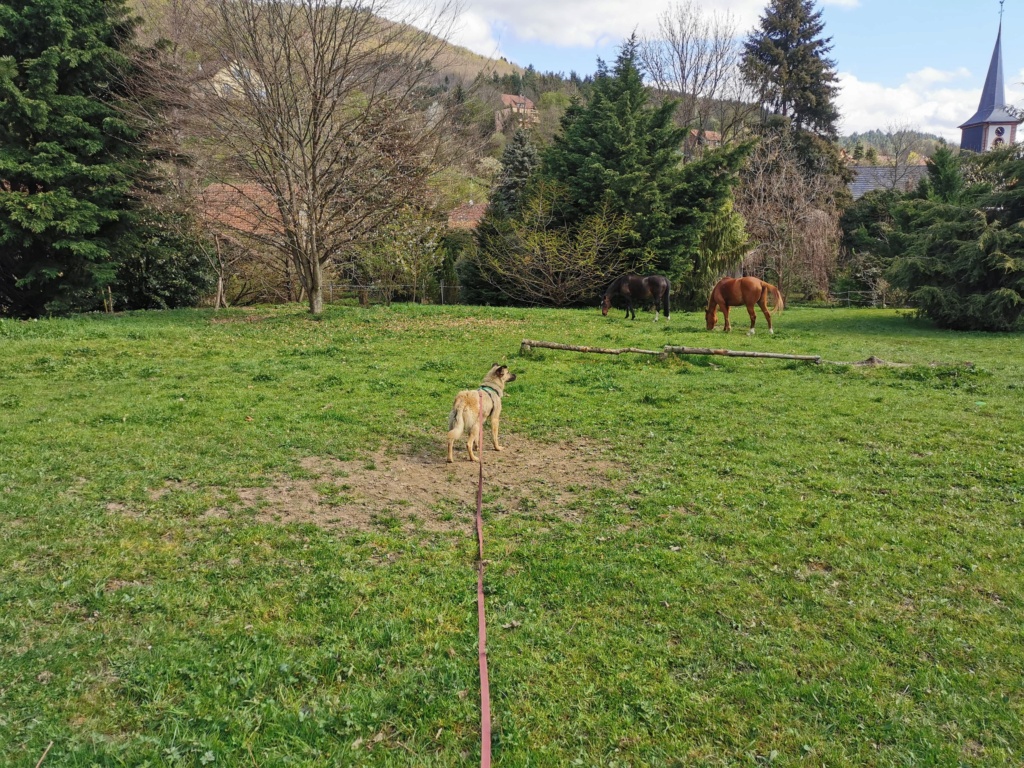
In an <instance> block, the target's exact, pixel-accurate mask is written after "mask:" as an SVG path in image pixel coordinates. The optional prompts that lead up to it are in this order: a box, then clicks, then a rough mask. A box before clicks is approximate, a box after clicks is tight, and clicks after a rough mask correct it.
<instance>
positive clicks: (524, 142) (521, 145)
mask: <svg viewBox="0 0 1024 768" xmlns="http://www.w3.org/2000/svg"><path fill="white" fill-rule="evenodd" d="M538 162H539V159H538V154H537V148H536V147H535V146H534V145H533V142H532V141H530V134H529V133H527V132H526V130H525V129H523V128H516V130H515V132H514V133H513V134H512V138H511V139H510V140H509V142H508V143H507V144H506V145H505V149H504V150H503V151H502V153H501V171H499V173H498V178H497V181H496V183H495V187H494V192H493V193H492V194H491V205H490V208H491V210H490V211H489V213H493V214H494V215H498V216H512V215H514V214H515V213H516V212H517V211H518V210H519V209H520V207H521V204H522V200H523V195H524V194H525V192H526V185H527V184H528V183H529V181H530V176H531V175H532V174H533V172H534V170H536V168H537V164H538Z"/></svg>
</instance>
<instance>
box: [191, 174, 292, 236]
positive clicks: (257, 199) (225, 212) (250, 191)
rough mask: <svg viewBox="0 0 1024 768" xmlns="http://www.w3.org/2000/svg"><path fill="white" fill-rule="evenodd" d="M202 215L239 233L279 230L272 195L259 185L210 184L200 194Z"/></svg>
mask: <svg viewBox="0 0 1024 768" xmlns="http://www.w3.org/2000/svg"><path fill="white" fill-rule="evenodd" d="M202 215H203V217H204V218H205V219H206V220H207V221H208V222H210V223H211V224H214V225H218V226H220V227H223V228H225V229H229V230H233V231H235V232H239V233H242V234H250V235H262V236H272V235H276V234H278V233H280V231H281V229H280V224H279V222H280V213H279V211H278V207H277V204H276V203H275V202H274V198H273V197H272V196H271V194H270V192H268V191H267V189H266V187H263V186H261V185H260V184H211V185H210V186H208V187H207V188H206V189H204V190H203V193H202Z"/></svg>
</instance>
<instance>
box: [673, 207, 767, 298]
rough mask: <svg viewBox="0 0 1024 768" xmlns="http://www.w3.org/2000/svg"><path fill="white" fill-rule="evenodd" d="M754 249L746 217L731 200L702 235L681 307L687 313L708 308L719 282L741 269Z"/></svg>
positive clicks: (685, 286)
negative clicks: (686, 310) (726, 274)
mask: <svg viewBox="0 0 1024 768" xmlns="http://www.w3.org/2000/svg"><path fill="white" fill-rule="evenodd" d="M749 249H750V238H749V236H748V235H747V230H746V224H745V222H744V220H743V217H742V216H741V215H740V214H739V213H737V212H736V210H735V209H734V208H733V205H732V201H731V200H727V201H726V203H725V204H724V205H723V206H722V208H721V209H720V210H719V211H717V212H716V213H715V214H714V216H712V217H711V219H710V220H709V221H708V223H707V226H706V227H705V229H704V232H703V234H702V235H701V239H700V245H699V247H698V251H697V254H698V257H697V260H696V262H695V263H694V267H693V272H692V274H691V275H690V277H689V279H687V280H686V281H685V282H684V283H683V286H682V289H681V291H680V295H679V303H680V304H681V305H682V306H683V307H684V308H685V309H700V308H702V307H704V306H705V305H706V304H707V301H708V296H709V295H710V293H711V289H712V288H713V287H714V284H715V282H717V280H718V279H719V278H720V277H721V276H722V275H723V274H725V273H726V272H729V271H730V270H732V269H734V268H736V267H738V266H739V265H740V264H741V263H742V261H743V257H744V256H746V254H747V251H748V250H749Z"/></svg>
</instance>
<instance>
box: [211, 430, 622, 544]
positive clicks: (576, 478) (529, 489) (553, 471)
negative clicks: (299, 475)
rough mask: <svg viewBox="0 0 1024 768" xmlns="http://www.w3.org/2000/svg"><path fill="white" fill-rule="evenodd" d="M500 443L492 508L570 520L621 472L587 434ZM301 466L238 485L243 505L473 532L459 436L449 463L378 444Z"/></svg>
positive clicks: (363, 526)
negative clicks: (266, 480) (287, 474)
mask: <svg viewBox="0 0 1024 768" xmlns="http://www.w3.org/2000/svg"><path fill="white" fill-rule="evenodd" d="M486 439H487V440H488V441H489V440H490V436H487V438H486ZM488 445H489V443H488ZM502 445H503V447H504V448H505V450H504V451H502V452H500V453H499V452H496V451H493V450H487V451H486V453H485V455H484V509H485V510H486V511H488V512H490V513H496V514H502V513H510V512H516V513H519V514H530V515H537V516H544V515H556V516H558V517H560V518H563V519H576V518H579V517H580V516H581V515H582V514H583V513H584V510H581V509H580V508H579V506H580V503H579V501H580V499H581V497H582V495H583V494H585V493H586V492H587V491H589V490H591V489H593V488H599V487H604V486H607V485H609V484H610V483H611V482H613V481H615V480H616V479H618V478H621V477H623V476H624V475H625V468H624V466H623V465H621V464H619V463H617V462H615V461H613V460H612V457H611V456H610V455H609V453H608V449H607V448H605V447H603V446H601V445H597V444H594V443H588V442H584V441H574V442H566V443H555V444H549V443H538V442H535V441H531V440H527V439H526V438H522V437H516V436H515V435H506V436H505V437H503V438H502ZM302 466H303V468H304V469H305V470H306V471H307V472H308V473H309V474H310V475H311V477H309V478H303V479H294V478H275V479H274V481H273V482H272V483H271V484H270V485H269V486H267V487H263V488H243V489H241V490H239V491H238V496H239V498H240V499H241V501H242V504H243V505H244V506H245V507H247V508H249V509H254V510H256V518H257V519H259V520H261V521H264V522H278V523H313V524H315V525H319V526H323V527H326V528H340V529H353V530H371V529H377V530H380V529H382V528H383V529H402V530H410V531H415V530H423V531H431V532H439V531H463V532H465V533H466V535H471V534H472V520H473V516H474V513H475V509H476V506H475V505H476V487H477V466H478V465H477V464H475V463H472V462H470V461H468V460H467V459H466V454H465V448H464V445H463V447H462V453H461V454H459V455H457V456H456V461H455V463H453V464H448V463H446V461H445V455H444V446H443V445H439V446H438V449H437V451H436V452H434V453H432V454H430V455H423V454H403V453H400V452H396V451H393V450H383V451H378V452H377V453H376V454H374V455H373V456H371V457H369V458H366V459H360V460H355V461H338V460H336V459H329V458H320V457H310V458H307V459H304V460H303V461H302ZM210 514H211V515H220V514H223V510H222V509H220V508H218V509H216V510H211V511H210Z"/></svg>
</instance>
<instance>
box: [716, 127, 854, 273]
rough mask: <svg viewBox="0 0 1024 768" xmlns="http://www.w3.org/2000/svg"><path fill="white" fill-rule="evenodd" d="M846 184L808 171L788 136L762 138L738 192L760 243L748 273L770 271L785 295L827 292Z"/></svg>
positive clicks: (738, 202) (738, 204) (738, 201)
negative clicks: (843, 191) (840, 203)
mask: <svg viewBox="0 0 1024 768" xmlns="http://www.w3.org/2000/svg"><path fill="white" fill-rule="evenodd" d="M841 193H842V184H841V182H840V181H839V180H837V179H836V178H835V177H834V176H831V175H828V174H812V173H808V172H807V171H805V170H804V169H803V167H802V165H801V163H800V161H799V159H798V158H797V155H796V153H795V151H794V148H793V146H792V142H791V140H790V139H789V135H788V134H785V133H784V134H772V135H769V136H767V137H765V138H764V139H762V141H761V142H760V144H759V145H758V147H757V149H756V150H755V151H754V153H753V155H752V156H751V159H750V162H749V165H748V167H747V168H746V169H745V170H744V172H743V173H742V174H741V176H740V185H739V187H738V188H737V190H736V209H737V210H738V211H739V213H741V214H742V216H743V218H744V219H745V220H746V224H747V232H748V233H749V234H750V237H751V239H752V240H753V241H754V243H755V247H754V249H753V250H752V251H751V253H750V255H749V256H748V257H747V259H746V261H745V262H744V270H745V271H747V272H748V273H750V272H753V273H758V274H761V275H764V274H765V273H766V272H767V273H771V275H772V277H773V280H772V282H775V283H776V284H777V285H778V286H779V288H780V289H782V291H783V293H789V292H793V291H796V290H800V291H804V292H807V293H826V292H827V291H828V284H829V279H830V278H831V276H832V273H833V271H834V269H835V264H836V260H837V258H838V253H839V237H840V228H839V209H838V204H837V198H838V196H839V195H840V194H841Z"/></svg>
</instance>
